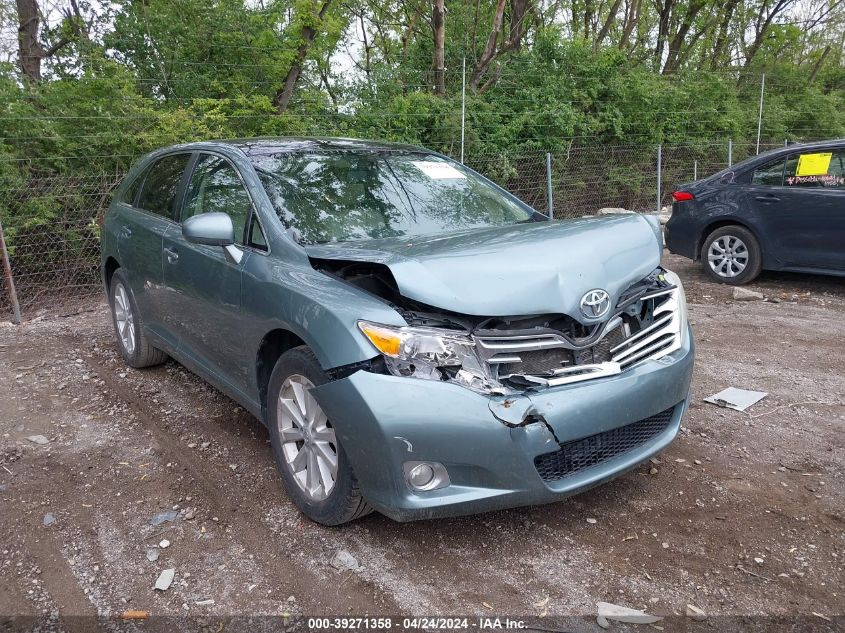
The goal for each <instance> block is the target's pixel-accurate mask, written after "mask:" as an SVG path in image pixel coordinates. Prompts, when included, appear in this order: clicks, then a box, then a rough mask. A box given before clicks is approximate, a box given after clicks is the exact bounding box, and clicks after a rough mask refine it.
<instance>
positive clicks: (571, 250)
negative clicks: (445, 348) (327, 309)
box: [305, 214, 662, 324]
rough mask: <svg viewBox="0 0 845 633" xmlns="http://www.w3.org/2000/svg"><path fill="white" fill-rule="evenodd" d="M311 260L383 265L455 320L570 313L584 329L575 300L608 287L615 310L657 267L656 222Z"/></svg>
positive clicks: (558, 224)
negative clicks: (463, 316)
mask: <svg viewBox="0 0 845 633" xmlns="http://www.w3.org/2000/svg"><path fill="white" fill-rule="evenodd" d="M305 250H306V252H307V254H308V256H309V257H316V258H319V259H328V260H343V261H360V262H373V263H379V264H384V265H386V266H387V267H388V268H389V269H390V271H391V273H392V274H393V276H394V278H395V280H396V283H397V285H398V287H399V292H400V293H401V294H402V295H403V296H405V297H407V298H409V299H412V300H414V301H418V302H420V303H424V304H427V305H430V306H433V307H437V308H440V309H443V310H448V311H451V312H456V313H460V314H466V315H473V316H484V317H494V316H498V317H505V316H521V315H535V314H538V315H539V314H566V315H568V316H570V317H572V318H574V319H576V320H578V321H580V322H582V323H584V324H593V323H596V322H599V321H601V320H602V319H601V318H598V319H591V318H588V317H586V316H584V315H583V314H582V312H581V309H580V302H581V297H583V296H584V293H586V292H588V291H589V290H593V289H596V288H600V289H603V290H606V291H607V293H608V294H609V295H610V298H611V302H612V303H611V305H616V302H617V301H618V299H619V296H620V295H621V294H622V292H623V291H625V290H626V289H627V288H628V287H629V286H630V285H631V284H633V283H635V282H637V281H639V280H640V279H642V278H643V277H645V276H646V275H648V274H649V273H650V272H651V271H653V270H654V269H655V268H656V267H657V266H658V265H659V264H660V257H661V251H662V240H661V236H660V229H659V225H658V224H657V221H656V218H653V217H650V216H643V215H633V214H631V215H620V216H615V217H601V218H582V219H574V220H561V221H554V222H539V223H528V224H516V225H510V226H504V227H490V228H480V229H475V230H471V231H461V232H457V233H447V234H437V235H424V236H406V237H399V238H382V239H374V240H366V241H360V242H343V243H336V244H316V245H308V246H306V247H305Z"/></svg>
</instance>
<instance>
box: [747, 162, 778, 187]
mask: <svg viewBox="0 0 845 633" xmlns="http://www.w3.org/2000/svg"><path fill="white" fill-rule="evenodd" d="M785 162H786V159H784V158H781V159H778V160H776V161H774V162H771V163H766V164H765V165H761V166H760V167H757V168H756V169H755V170H754V173H753V174H752V176H751V184H752V185H765V186H769V187H780V186H781V185H782V184H783V166H784V163H785Z"/></svg>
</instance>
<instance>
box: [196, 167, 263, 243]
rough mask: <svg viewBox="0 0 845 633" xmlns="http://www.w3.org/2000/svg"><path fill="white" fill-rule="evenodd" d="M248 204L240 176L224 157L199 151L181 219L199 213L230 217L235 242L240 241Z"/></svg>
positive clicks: (249, 203) (248, 207)
mask: <svg viewBox="0 0 845 633" xmlns="http://www.w3.org/2000/svg"><path fill="white" fill-rule="evenodd" d="M251 208H252V203H251V200H250V197H249V194H248V193H247V192H246V189H244V185H243V183H242V182H241V179H240V176H239V175H238V172H237V171H236V170H235V168H234V167H233V166H232V165H231V163H229V161H227V160H226V159H225V158H220V157H219V156H213V155H211V154H201V155H200V157H199V160H198V161H197V164H196V167H195V168H194V173H193V174H192V175H191V182H190V183H189V184H188V191H187V193H186V195H185V205H184V207H183V208H182V221H183V222H184V221H185V220H187V219H188V218H190V217H191V216H194V215H198V214H200V213H211V212H221V213H226V214H227V215H228V216H229V217H230V218H232V224H233V225H234V227H235V241H236V242H238V243H239V244H243V241H244V229H245V228H246V221H247V218H249V213H250V210H251Z"/></svg>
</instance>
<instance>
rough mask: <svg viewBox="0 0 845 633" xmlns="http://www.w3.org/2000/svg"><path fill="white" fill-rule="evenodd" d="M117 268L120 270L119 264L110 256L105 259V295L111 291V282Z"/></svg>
mask: <svg viewBox="0 0 845 633" xmlns="http://www.w3.org/2000/svg"><path fill="white" fill-rule="evenodd" d="M118 268H120V262H118V261H117V259H115V258H114V257H112V256H111V255H109V256H108V257H107V258H106V261H105V262H103V285H104V286H105V288H106V293H107V294H108V293H109V291H110V290H111V280H112V277H113V276H114V273H115V271H116V270H117V269H118Z"/></svg>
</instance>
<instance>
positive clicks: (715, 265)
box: [701, 225, 763, 286]
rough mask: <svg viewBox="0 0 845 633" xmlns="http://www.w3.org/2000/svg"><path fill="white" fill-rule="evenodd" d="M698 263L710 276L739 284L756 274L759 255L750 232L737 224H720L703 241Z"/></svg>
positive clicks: (759, 264)
mask: <svg viewBox="0 0 845 633" xmlns="http://www.w3.org/2000/svg"><path fill="white" fill-rule="evenodd" d="M701 264H702V266H703V267H704V272H705V273H707V276H708V277H710V279H712V280H714V281H717V282H719V283H722V284H729V285H731V286H741V285H743V284H747V283H749V282H750V281H752V280H754V279H755V278H756V277H757V275H759V274H760V271H761V270H762V268H763V256H762V253H761V252H760V245H759V243H758V242H757V238H755V237H754V234H753V233H751V231H749V230H748V229H746V228H744V227H742V226H737V225H731V226H722V227H719V228H718V229H716V230H715V231H713V232H712V233H710V235H708V236H707V238H706V239H705V240H704V244H703V245H702V247H701Z"/></svg>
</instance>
